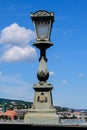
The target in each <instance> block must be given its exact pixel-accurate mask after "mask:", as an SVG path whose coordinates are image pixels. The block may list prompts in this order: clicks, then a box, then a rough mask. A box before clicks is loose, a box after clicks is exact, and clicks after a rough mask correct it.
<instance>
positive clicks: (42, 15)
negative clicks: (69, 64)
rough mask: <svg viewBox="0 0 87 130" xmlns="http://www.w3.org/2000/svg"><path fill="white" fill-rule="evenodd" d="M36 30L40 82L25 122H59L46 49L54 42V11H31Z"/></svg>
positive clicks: (35, 88) (36, 87) (35, 89)
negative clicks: (51, 39)
mask: <svg viewBox="0 0 87 130" xmlns="http://www.w3.org/2000/svg"><path fill="white" fill-rule="evenodd" d="M31 19H32V21H33V23H34V27H35V32H36V41H35V42H34V43H33V45H34V46H35V47H37V48H38V49H40V58H39V62H40V63H39V67H38V72H37V78H38V80H39V82H38V83H37V84H34V86H33V89H34V102H33V105H32V108H31V109H29V111H28V113H27V114H25V118H24V122H25V123H28V124H44V125H47V124H58V123H59V117H58V115H57V113H56V109H55V107H54V106H53V100H52V89H53V86H52V85H51V84H50V83H48V82H47V80H48V78H49V71H48V68H47V58H46V49H48V48H49V47H51V46H52V45H53V44H52V42H51V41H50V35H51V29H52V24H53V22H54V13H53V12H48V11H45V10H39V11H37V12H35V13H31Z"/></svg>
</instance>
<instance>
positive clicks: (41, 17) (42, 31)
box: [31, 10, 54, 49]
mask: <svg viewBox="0 0 87 130" xmlns="http://www.w3.org/2000/svg"><path fill="white" fill-rule="evenodd" d="M31 19H32V21H33V23H34V27H35V31H36V42H35V43H34V44H33V45H34V46H36V47H37V48H40V49H41V48H48V47H50V46H52V45H53V44H52V43H51V42H50V35H51V29H52V24H53V22H54V13H53V12H51V13H49V12H48V11H45V10H40V11H37V12H35V13H31ZM43 46H44V47H43Z"/></svg>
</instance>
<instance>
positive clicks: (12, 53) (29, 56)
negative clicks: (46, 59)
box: [0, 46, 37, 62]
mask: <svg viewBox="0 0 87 130" xmlns="http://www.w3.org/2000/svg"><path fill="white" fill-rule="evenodd" d="M36 56H37V55H36V50H35V49H34V48H32V47H30V46H26V47H23V48H22V47H18V46H13V47H12V48H10V49H9V50H7V51H6V52H5V53H4V55H3V56H2V57H1V59H0V61H6V62H16V61H31V60H34V59H35V58H36Z"/></svg>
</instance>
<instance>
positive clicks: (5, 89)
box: [0, 75, 33, 101]
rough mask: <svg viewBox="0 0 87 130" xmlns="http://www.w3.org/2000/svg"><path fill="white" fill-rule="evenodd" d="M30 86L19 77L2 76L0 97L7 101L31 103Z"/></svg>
mask: <svg viewBox="0 0 87 130" xmlns="http://www.w3.org/2000/svg"><path fill="white" fill-rule="evenodd" d="M31 86H32V84H30V83H28V82H25V81H23V80H22V79H21V78H20V77H19V76H17V75H16V76H15V75H13V76H12V75H11V76H10V75H3V76H1V77H0V96H1V97H2V98H8V99H18V100H25V101H33V89H32V87H31Z"/></svg>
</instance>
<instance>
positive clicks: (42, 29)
mask: <svg viewBox="0 0 87 130" xmlns="http://www.w3.org/2000/svg"><path fill="white" fill-rule="evenodd" d="M36 31H37V38H39V39H43V40H44V38H48V37H49V23H48V22H47V23H46V22H38V23H37V24H36Z"/></svg>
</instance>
